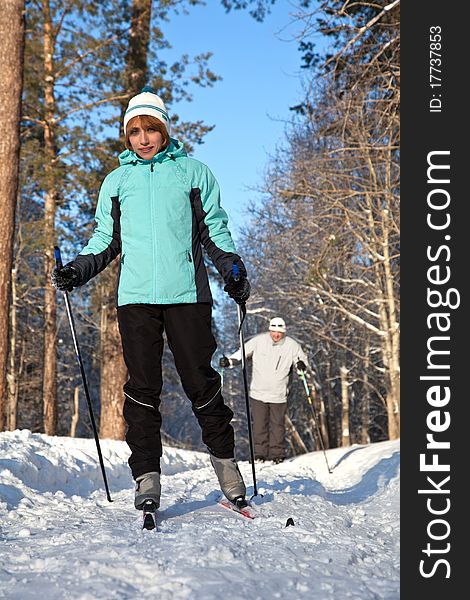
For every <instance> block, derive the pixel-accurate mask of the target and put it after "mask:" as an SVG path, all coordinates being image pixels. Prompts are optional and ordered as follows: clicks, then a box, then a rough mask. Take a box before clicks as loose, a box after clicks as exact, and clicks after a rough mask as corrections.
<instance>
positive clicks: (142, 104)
mask: <svg viewBox="0 0 470 600" xmlns="http://www.w3.org/2000/svg"><path fill="white" fill-rule="evenodd" d="M139 115H149V116H151V117H155V118H156V119H158V120H159V121H161V122H162V123H163V124H164V125H165V127H166V130H167V131H168V135H170V117H169V116H168V113H167V110H166V108H165V105H164V104H163V100H162V99H161V98H160V96H157V94H155V93H154V92H153V90H152V88H150V87H144V88H142V91H141V92H140V94H137V96H134V97H133V98H131V99H130V100H129V104H128V105H127V110H126V113H125V115H124V135H125V134H126V129H127V124H128V123H129V121H130V120H131V119H133V118H134V117H138V116H139Z"/></svg>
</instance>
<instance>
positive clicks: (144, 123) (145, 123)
mask: <svg viewBox="0 0 470 600" xmlns="http://www.w3.org/2000/svg"><path fill="white" fill-rule="evenodd" d="M137 119H140V126H141V127H153V129H155V130H156V131H159V132H160V133H161V134H162V137H163V143H162V147H161V148H160V151H162V150H165V148H167V147H168V146H169V145H170V136H169V134H168V131H167V129H166V127H165V125H164V124H163V123H162V122H161V121H160V119H157V118H156V117H152V116H150V115H137V116H136V117H133V118H132V119H131V120H130V121H129V122H128V123H127V127H126V132H127V133H126V148H127V149H128V150H132V146H131V143H130V132H131V131H132V127H133V125H134V124H135V122H136V120H137Z"/></svg>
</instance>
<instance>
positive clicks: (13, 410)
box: [7, 268, 18, 431]
mask: <svg viewBox="0 0 470 600" xmlns="http://www.w3.org/2000/svg"><path fill="white" fill-rule="evenodd" d="M16 338H17V324H16V269H15V268H13V269H12V270H11V308H10V362H9V367H8V374H7V382H8V409H7V428H8V429H9V430H10V431H14V430H15V429H16V417H17V412H18V411H17V406H18V375H17V372H16Z"/></svg>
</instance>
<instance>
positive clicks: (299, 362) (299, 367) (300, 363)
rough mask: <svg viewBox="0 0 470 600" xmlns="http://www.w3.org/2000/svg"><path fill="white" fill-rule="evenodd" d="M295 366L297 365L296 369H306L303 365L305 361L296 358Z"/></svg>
mask: <svg viewBox="0 0 470 600" xmlns="http://www.w3.org/2000/svg"><path fill="white" fill-rule="evenodd" d="M296 367H297V371H306V370H307V367H306V366H305V363H304V361H303V360H298V361H297V364H296Z"/></svg>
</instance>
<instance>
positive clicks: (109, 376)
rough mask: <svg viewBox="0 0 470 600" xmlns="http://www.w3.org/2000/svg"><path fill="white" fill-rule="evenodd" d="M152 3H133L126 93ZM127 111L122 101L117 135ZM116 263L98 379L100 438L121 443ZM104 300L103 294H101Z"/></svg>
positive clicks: (142, 75) (139, 82) (140, 71)
mask: <svg viewBox="0 0 470 600" xmlns="http://www.w3.org/2000/svg"><path fill="white" fill-rule="evenodd" d="M151 14H152V0H133V2H132V20H131V29H130V33H129V48H128V51H127V55H126V73H125V80H126V92H127V93H128V94H129V96H133V95H135V94H138V93H139V92H140V90H141V89H142V87H144V86H145V84H146V83H147V55H148V46H149V41H150V22H151ZM126 107H127V100H123V101H122V105H121V121H120V125H119V127H120V132H121V134H122V120H123V117H124V113H125V111H126ZM117 268H118V267H117V261H116V263H115V265H113V266H112V267H111V268H110V269H109V270H111V269H112V273H113V274H114V275H112V274H110V276H109V277H107V279H106V280H105V281H106V282H107V284H108V285H107V287H108V289H107V292H108V293H107V294H106V295H107V297H108V301H106V302H104V303H102V306H101V379H100V399H101V413H100V436H101V437H106V438H111V439H117V440H122V439H124V434H125V421H124V418H123V416H122V405H123V392H122V386H123V385H124V383H125V382H126V379H127V369H126V365H125V363H124V359H123V357H122V348H121V339H120V336H119V328H118V323H117V313H116V310H115V308H114V302H111V298H112V295H113V293H114V287H115V282H116V280H117V271H116V270H117ZM103 296H104V294H103Z"/></svg>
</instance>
